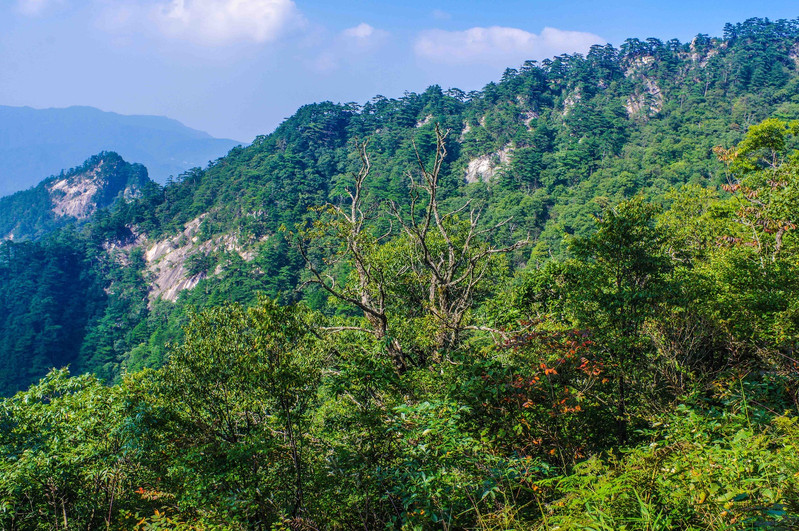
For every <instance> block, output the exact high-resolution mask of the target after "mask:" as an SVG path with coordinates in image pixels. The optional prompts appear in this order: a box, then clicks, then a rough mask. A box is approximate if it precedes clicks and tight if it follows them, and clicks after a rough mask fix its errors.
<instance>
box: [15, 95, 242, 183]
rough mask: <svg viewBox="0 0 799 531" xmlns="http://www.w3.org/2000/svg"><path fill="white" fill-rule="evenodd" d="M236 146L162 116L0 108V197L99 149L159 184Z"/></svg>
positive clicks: (75, 109)
mask: <svg viewBox="0 0 799 531" xmlns="http://www.w3.org/2000/svg"><path fill="white" fill-rule="evenodd" d="M238 144H239V142H236V141H234V140H228V139H221V138H213V137H211V136H210V135H208V134H207V133H204V132H202V131H197V130H195V129H191V128H189V127H186V126H184V125H183V124H181V123H180V122H178V121H176V120H171V119H169V118H165V117H162V116H125V115H121V114H116V113H113V112H104V111H101V110H99V109H95V108H92V107H68V108H65V109H33V108H30V107H7V106H0V196H2V195H8V194H11V193H13V192H16V191H19V190H24V189H26V188H28V187H30V186H33V185H34V184H36V183H37V182H38V181H39V180H40V179H41V178H42V176H45V175H51V174H54V173H57V172H59V171H60V170H61V169H63V168H70V167H73V166H75V165H77V164H79V163H80V161H82V160H84V159H85V158H86V157H87V156H89V155H90V154H92V153H99V152H101V151H114V152H116V153H119V154H120V156H122V157H124V158H125V159H127V160H132V161H136V162H140V163H142V164H144V165H145V166H146V167H147V170H148V172H149V175H150V177H151V178H152V179H154V180H155V181H158V182H162V183H163V182H165V181H166V179H167V178H168V177H169V176H170V175H174V176H177V175H179V174H180V173H182V172H183V171H185V170H187V169H189V168H193V167H196V166H205V165H207V164H208V161H210V160H214V159H217V158H219V157H221V156H223V155H224V154H225V153H227V151H228V150H229V149H230V148H232V147H234V146H236V145H238Z"/></svg>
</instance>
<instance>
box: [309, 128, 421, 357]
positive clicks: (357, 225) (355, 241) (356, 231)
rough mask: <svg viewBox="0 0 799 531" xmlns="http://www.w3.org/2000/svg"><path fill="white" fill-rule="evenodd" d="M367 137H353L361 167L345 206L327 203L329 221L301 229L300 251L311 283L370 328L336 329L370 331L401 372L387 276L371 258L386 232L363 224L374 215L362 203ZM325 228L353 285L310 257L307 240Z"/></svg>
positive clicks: (367, 164) (368, 167)
mask: <svg viewBox="0 0 799 531" xmlns="http://www.w3.org/2000/svg"><path fill="white" fill-rule="evenodd" d="M367 144H368V141H363V142H358V141H356V143H355V147H356V150H357V152H358V156H359V158H360V162H361V167H360V169H359V171H358V173H357V174H354V175H353V177H354V180H355V182H354V184H353V186H352V188H349V189H347V194H348V195H349V198H350V202H349V208H346V206H340V205H333V204H328V205H327V206H326V207H324V209H323V210H326V211H327V212H328V213H331V214H333V221H332V223H331V222H317V223H316V224H315V226H314V229H313V230H311V231H304V232H303V233H302V234H301V238H300V239H299V251H300V254H301V255H302V258H303V259H304V260H305V264H306V267H307V268H308V270H309V271H310V272H311V276H312V278H311V280H310V282H311V283H314V284H318V285H319V286H321V287H322V288H323V289H324V290H325V291H327V292H328V293H330V294H331V295H333V296H334V297H336V298H337V299H340V300H342V301H344V302H347V303H349V304H352V305H353V306H355V307H357V308H359V309H360V310H361V311H362V312H363V315H364V317H365V318H366V320H367V321H368V322H369V326H370V328H368V329H367V328H360V327H338V328H336V330H344V329H348V330H361V331H363V332H367V333H370V334H372V335H374V336H375V338H377V339H378V340H381V341H385V344H386V350H387V351H388V354H389V356H390V357H391V359H392V361H393V363H394V366H395V368H396V369H397V371H399V372H404V371H405V370H406V369H407V366H408V359H407V356H406V355H405V353H404V352H403V350H402V346H401V345H400V343H399V341H398V340H397V339H396V338H395V337H392V336H391V334H390V333H389V320H388V314H387V299H388V290H387V286H388V279H387V278H386V271H385V270H384V269H383V268H381V267H379V266H377V265H376V264H375V263H374V261H373V260H371V258H372V254H373V252H374V249H375V247H376V246H377V245H378V244H379V243H380V241H381V240H383V239H385V238H386V237H388V236H389V234H390V231H389V232H388V233H386V234H385V235H383V236H381V237H379V238H375V237H373V236H372V235H371V234H370V233H369V232H368V231H367V230H366V224H367V223H368V222H369V221H370V220H372V219H373V218H374V217H375V211H376V208H377V207H376V205H371V206H368V207H367V206H365V205H364V195H365V190H364V181H365V180H366V178H367V177H368V176H369V172H370V171H371V163H370V162H369V154H368V152H367V150H366V146H367ZM328 229H332V230H333V231H334V233H335V234H334V235H335V237H336V238H337V239H338V240H339V242H340V243H341V249H340V252H339V255H340V256H343V257H345V258H346V259H348V260H349V261H350V262H351V263H352V266H353V268H354V270H355V272H356V275H357V279H358V280H357V286H356V287H355V289H347V288H346V287H339V286H337V284H336V281H335V279H334V278H333V277H332V276H331V275H329V274H326V273H323V271H322V269H321V268H320V267H319V266H318V265H317V264H316V263H315V262H314V260H313V259H312V258H311V256H310V253H309V249H308V244H309V242H310V241H311V240H313V239H314V238H315V237H318V236H321V235H322V233H323V232H326V231H327V230H328Z"/></svg>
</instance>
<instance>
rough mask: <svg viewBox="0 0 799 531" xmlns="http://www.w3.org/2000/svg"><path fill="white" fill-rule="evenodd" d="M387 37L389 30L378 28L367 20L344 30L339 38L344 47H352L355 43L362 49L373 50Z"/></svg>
mask: <svg viewBox="0 0 799 531" xmlns="http://www.w3.org/2000/svg"><path fill="white" fill-rule="evenodd" d="M387 37H388V32H387V31H384V30H381V29H376V28H374V27H372V26H370V25H369V24H367V23H366V22H361V23H360V24H358V25H357V26H355V27H352V28H347V29H345V30H344V31H342V32H341V34H340V35H339V38H338V40H339V41H340V42H341V44H343V46H344V47H350V48H351V47H352V45H355V46H356V47H357V48H359V49H361V50H373V49H375V48H378V47H379V46H380V45H382V44H383V43H384V42H385V40H386V38H387Z"/></svg>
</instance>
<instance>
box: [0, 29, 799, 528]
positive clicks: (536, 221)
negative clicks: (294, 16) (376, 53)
mask: <svg viewBox="0 0 799 531" xmlns="http://www.w3.org/2000/svg"><path fill="white" fill-rule="evenodd" d="M797 89H799V19H797V20H794V21H785V20H778V21H769V20H766V19H751V20H747V21H745V22H743V23H740V24H729V25H727V26H725V28H724V35H723V37H709V36H707V35H697V36H696V37H695V38H694V39H692V40H691V42H687V43H681V42H679V41H677V40H672V41H668V42H662V41H660V40H657V39H647V40H646V41H642V40H639V39H628V40H627V41H625V42H624V43H623V44H622V46H621V47H619V48H618V49H617V48H614V47H613V46H610V45H607V46H595V47H593V48H592V49H591V50H590V52H589V53H588V54H587V55H585V56H583V55H564V56H559V57H556V58H553V59H550V60H546V61H542V62H541V63H536V62H527V63H525V64H524V65H522V66H521V67H520V68H519V69H508V70H506V71H505V73H504V75H503V76H502V79H501V80H499V81H498V82H496V83H489V84H488V85H487V86H486V87H485V88H484V89H483V90H481V91H475V92H472V93H468V94H466V93H463V92H462V91H458V90H456V89H450V90H447V91H444V90H442V89H441V88H440V87H438V86H433V87H430V88H428V89H427V90H425V91H424V92H423V93H421V94H416V93H406V94H405V96H403V97H402V98H399V99H388V98H382V97H377V98H375V99H373V100H372V101H369V102H367V103H365V104H363V105H357V104H346V105H341V104H334V103H330V102H323V103H316V104H311V105H306V106H304V107H302V108H300V109H299V110H298V111H297V112H296V113H295V114H294V115H293V116H292V117H291V118H289V119H287V120H286V121H285V122H284V123H283V124H282V125H281V126H280V127H278V128H277V130H275V131H274V132H273V133H271V134H269V135H265V136H260V137H258V138H256V139H255V141H254V142H253V144H252V145H249V146H247V147H236V148H233V149H231V150H230V152H229V153H228V155H227V156H225V157H222V158H220V159H218V160H216V161H214V162H213V163H211V164H210V165H209V166H207V167H206V168H195V169H192V170H190V171H187V172H184V173H182V174H181V175H180V176H179V177H178V178H176V179H174V180H171V181H169V182H167V183H166V184H165V185H163V186H161V185H159V184H157V183H152V182H149V183H148V182H146V181H144V180H143V179H142V176H143V175H142V174H143V170H141V169H139V167H138V166H136V165H126V163H123V162H122V161H121V159H118V158H117V159H113V160H116V163H111V162H109V161H111V160H112V159H111V158H108V157H111V155H110V154H101V155H99V156H98V157H96V158H93V159H90V161H89V162H88V163H87V164H85V165H84V167H82V168H78V169H77V170H73V171H70V172H67V173H64V174H63V175H61V176H58V177H53V178H51V179H49V180H47V181H46V182H45V183H43V184H42V185H41V186H40V187H38V188H35V189H34V192H36V193H30V194H27V195H25V194H22V195H19V196H14V197H17V199H16V203H15V204H14V209H15V210H14V212H13V213H10V214H8V213H7V214H6V218H7V220H10V221H12V222H13V220H14V219H15V218H16V217H17V216H21V215H22V214H24V212H25V211H26V209H30V210H31V211H32V212H33V214H32V218H33V219H34V221H33V222H31V223H29V225H32V226H34V227H38V225H47V223H51V222H52V221H53V220H54V219H55V220H64V219H66V218H68V219H69V220H70V221H69V222H67V223H65V224H64V225H63V226H60V227H52V226H50V227H47V230H42V231H40V232H39V233H36V235H35V236H36V238H35V239H31V240H25V241H18V240H17V239H16V238H15V239H14V240H6V241H4V242H2V243H0V393H2V394H5V395H11V394H14V393H16V394H14V396H12V397H9V398H7V399H4V400H1V401H0V505H2V507H3V511H0V526H2V527H4V528H10V529H18V528H19V529H28V528H31V529H48V528H52V527H60V526H61V524H62V523H63V527H64V528H85V529H94V528H102V527H105V528H109V527H113V528H117V527H118V528H124V529H128V528H131V529H133V528H142V527H145V528H163V527H168V528H176V527H179V528H197V529H205V528H224V529H273V528H281V529H283V528H285V529H350V528H355V527H358V528H363V529H385V528H392V529H437V528H442V527H445V528H448V529H553V528H560V529H663V530H678V529H757V528H774V529H797V528H799V451H798V450H799V448H797V441H799V378H798V377H797V375H798V374H799V373H798V372H797V371H799V361H798V360H797V356H796V352H797V345H799V230H798V229H799V98H798V97H797V92H799V91H798V90H797ZM111 168H118V169H119V172H117V173H119V174H120V176H119V177H116V178H114V179H115V180H113V182H114V183H115V184H113V185H112V184H110V183H111V181H112V178H111V176H110V175H109V176H108V178H107V179H99V177H98V176H101V175H102V174H104V172H106V171H107V170H108V169H111ZM98 179H99V180H98ZM132 183H137V186H136V188H137V189H138V190H133V189H131V190H130V191H129V192H128V193H127V194H126V193H125V190H127V189H128V187H129V186H130V185H131V184H132ZM101 190H107V192H106V193H100V191H101ZM98 193H99V195H100V197H98ZM113 198H117V200H113ZM104 205H108V206H107V207H106V208H102V207H103V206H104ZM64 214H68V216H67V215H64ZM36 220H44V221H36ZM37 223H38V225H37ZM14 227H16V228H14V229H13V230H21V227H17V226H14ZM9 230H11V229H9ZM15 234H16V232H15ZM52 367H56V368H60V367H61V368H62V369H60V370H50V369H51V368H52ZM66 367H69V369H67V368H66ZM48 371H49V372H48ZM69 371H71V372H72V376H70V373H69ZM38 378H41V380H40V381H39V383H35V382H36V380H37V379H38ZM26 388H27V390H25V389H26ZM18 391H21V392H18ZM727 464H732V465H734V466H732V465H731V466H724V465H727ZM54 500H56V501H57V503H54ZM54 522H55V524H54Z"/></svg>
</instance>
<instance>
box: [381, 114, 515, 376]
mask: <svg viewBox="0 0 799 531" xmlns="http://www.w3.org/2000/svg"><path fill="white" fill-rule="evenodd" d="M448 134H449V131H442V130H441V128H440V127H439V125H438V124H436V128H435V135H436V153H435V157H434V159H433V163H432V166H430V167H428V165H427V164H425V162H424V160H423V159H422V155H421V154H420V153H419V149H418V148H417V146H416V144H415V143H414V151H415V153H416V162H417V166H418V172H419V174H420V177H421V178H420V179H417V178H415V177H414V174H413V172H409V173H408V176H409V178H410V181H411V192H410V194H411V197H410V199H411V202H410V211H409V212H408V214H407V215H405V213H404V212H403V210H402V208H401V207H400V206H399V205H397V204H396V203H392V204H391V205H390V208H391V212H392V214H393V216H394V218H395V219H396V220H397V221H398V223H399V224H400V226H401V227H402V230H403V231H404V232H405V234H406V235H407V237H408V238H409V239H410V240H411V242H412V243H413V245H412V249H414V251H415V252H416V254H417V256H415V257H413V259H412V260H410V261H409V263H410V265H411V267H413V268H414V272H415V273H416V274H417V276H418V277H419V278H425V277H426V279H427V282H428V286H427V290H426V291H427V300H426V301H425V303H426V307H427V310H428V311H429V312H430V313H431V314H432V315H433V316H434V317H435V319H436V320H437V321H438V323H439V328H438V331H437V332H436V337H435V338H434V345H435V347H436V351H435V352H434V353H433V357H434V361H438V360H440V356H441V352H443V351H445V350H446V349H448V348H450V347H452V346H454V345H456V344H457V343H458V340H459V338H460V335H461V333H462V332H463V331H464V330H465V329H466V326H465V323H464V318H465V317H466V312H467V310H468V309H469V308H471V306H472V304H473V303H474V297H475V294H476V291H477V289H478V287H479V286H480V284H481V282H482V281H483V279H484V277H485V275H486V273H487V272H488V271H489V270H490V267H491V257H492V256H493V255H497V254H503V253H509V252H512V251H514V250H516V249H519V248H521V247H523V246H525V245H527V244H528V243H529V242H530V240H529V237H527V238H525V239H524V240H520V241H517V242H516V243H514V244H512V245H509V246H507V247H499V248H498V247H494V246H492V245H491V244H490V243H489V242H488V239H489V237H490V235H491V234H493V233H495V232H496V231H498V230H499V229H500V228H501V227H503V226H504V225H506V224H508V223H509V222H510V221H511V218H508V219H506V220H504V221H502V222H500V223H497V224H494V225H491V226H488V227H485V228H479V225H480V223H479V222H480V215H481V210H480V209H477V208H475V207H474V206H473V205H472V203H471V201H467V202H466V203H465V204H464V205H463V206H461V207H460V208H458V209H455V210H451V211H449V212H445V213H442V211H441V205H440V202H439V193H438V192H439V179H440V176H441V168H442V165H443V163H444V159H445V158H446V156H447V148H446V138H447V135H448ZM423 202H424V203H425V204H423ZM467 215H468V221H467V220H464V221H461V219H460V218H461V216H463V217H466V216H467Z"/></svg>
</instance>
